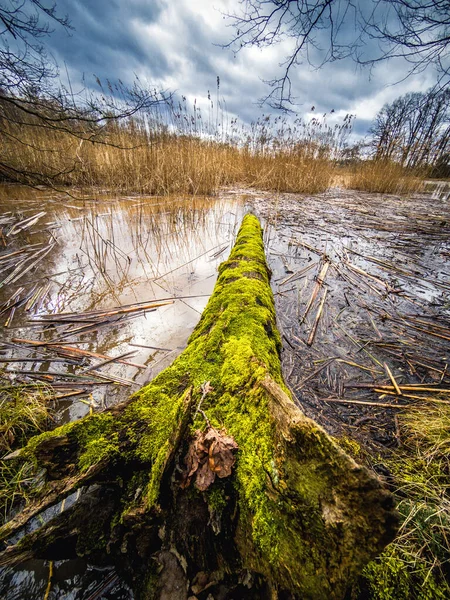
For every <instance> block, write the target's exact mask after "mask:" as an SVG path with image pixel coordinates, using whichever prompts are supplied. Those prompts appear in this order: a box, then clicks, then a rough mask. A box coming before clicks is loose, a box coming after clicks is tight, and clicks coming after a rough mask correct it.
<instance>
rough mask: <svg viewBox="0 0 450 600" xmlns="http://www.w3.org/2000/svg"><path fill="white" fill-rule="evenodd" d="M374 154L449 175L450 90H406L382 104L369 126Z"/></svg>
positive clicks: (404, 164)
mask: <svg viewBox="0 0 450 600" xmlns="http://www.w3.org/2000/svg"><path fill="white" fill-rule="evenodd" d="M370 133H371V135H372V139H371V146H372V152H373V157H374V158H375V159H377V160H391V161H395V162H398V163H399V164H401V165H402V166H404V167H408V168H413V169H417V168H424V167H427V168H429V169H431V171H432V174H435V175H441V176H449V175H450V164H449V163H450V90H448V89H447V90H443V91H436V90H433V89H430V90H428V91H426V92H415V93H408V94H405V95H403V96H400V97H399V98H397V99H396V100H394V102H392V103H390V104H385V105H384V106H383V108H382V109H381V110H380V112H379V113H378V115H377V116H376V119H375V122H374V124H373V126H372V127H371V130H370Z"/></svg>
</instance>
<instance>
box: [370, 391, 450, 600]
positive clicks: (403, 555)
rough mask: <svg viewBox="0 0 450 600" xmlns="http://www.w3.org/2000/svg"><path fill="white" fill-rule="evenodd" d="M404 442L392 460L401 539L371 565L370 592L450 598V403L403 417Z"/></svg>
mask: <svg viewBox="0 0 450 600" xmlns="http://www.w3.org/2000/svg"><path fill="white" fill-rule="evenodd" d="M399 420H400V426H401V432H402V440H403V447H402V448H401V449H399V451H398V453H396V455H395V456H393V457H392V458H391V459H390V460H388V461H386V464H387V466H388V468H389V469H390V470H391V472H392V474H393V475H394V477H395V480H396V483H397V486H398V487H397V491H396V495H397V497H398V502H399V504H398V510H399V512H400V514H401V516H402V518H403V522H402V525H401V527H400V531H399V534H398V536H397V539H396V540H395V541H394V542H393V543H392V544H390V545H389V546H388V548H387V549H386V551H385V552H384V553H383V554H382V555H381V556H380V557H379V558H378V559H377V560H375V561H373V562H372V563H370V564H369V566H368V567H367V568H366V570H365V573H364V576H365V578H366V582H367V584H368V587H369V592H370V597H371V598H374V599H377V600H378V599H379V600H397V599H398V600H401V599H404V598H416V599H419V600H431V599H442V600H444V598H449V597H450V406H448V405H445V404H431V403H430V404H426V405H424V406H420V407H415V408H413V409H411V410H409V411H408V412H407V413H405V414H404V415H403V416H400V417H399Z"/></svg>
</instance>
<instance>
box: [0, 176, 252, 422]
mask: <svg viewBox="0 0 450 600" xmlns="http://www.w3.org/2000/svg"><path fill="white" fill-rule="evenodd" d="M6 191H8V193H9V196H8V197H5V193H6V192H5V190H3V191H2V193H3V200H2V201H1V202H2V207H3V210H4V212H5V213H8V212H10V213H11V214H14V213H16V214H17V213H18V214H20V216H21V217H22V218H27V217H30V216H33V214H34V213H35V212H36V210H37V207H39V211H40V212H42V213H43V214H44V215H45V216H44V217H41V218H40V219H39V221H38V222H37V223H36V224H35V225H34V226H33V227H32V228H30V229H28V230H26V231H23V232H20V233H19V234H18V235H17V236H15V237H14V240H12V241H11V243H10V246H9V248H8V251H14V250H15V249H16V248H20V247H22V248H23V247H24V246H25V247H28V246H32V250H34V249H35V248H37V249H38V251H39V250H40V249H41V248H42V249H43V248H46V247H48V246H49V245H53V247H52V246H50V247H51V252H49V253H48V254H47V255H45V256H44V258H43V259H42V260H41V261H40V262H39V263H38V264H37V265H36V266H35V267H34V268H33V269H32V270H30V271H29V272H28V273H26V274H25V275H24V276H23V277H22V278H20V280H18V281H17V284H16V286H19V285H20V286H21V287H23V288H24V291H23V292H22V293H23V294H26V293H30V290H31V291H33V289H34V288H33V286H35V287H36V286H40V287H38V290H40V289H41V288H42V287H44V285H45V287H46V290H44V291H45V292H46V293H45V297H44V298H42V299H41V301H40V302H39V303H35V305H34V306H33V310H31V311H29V312H27V311H26V310H24V308H23V307H22V310H17V311H16V312H15V313H14V315H13V317H12V319H11V322H10V323H9V327H8V328H7V329H4V336H3V339H4V341H7V342H8V341H9V342H11V340H15V339H25V340H32V341H34V342H36V341H37V342H40V341H46V342H51V341H54V340H60V339H63V340H64V343H68V344H70V345H73V346H76V347H77V348H80V349H82V350H88V351H92V352H96V353H98V354H101V355H107V356H117V355H120V354H123V353H126V352H127V351H129V350H135V351H136V354H135V356H134V357H133V359H132V360H133V362H134V363H137V364H141V365H143V366H145V368H141V369H136V368H133V367H130V366H129V365H124V364H117V363H114V364H110V365H108V367H105V372H107V373H108V374H111V375H112V376H114V377H118V378H123V379H127V380H131V381H133V382H134V386H135V388H137V387H138V386H140V385H142V384H143V383H144V382H146V381H148V380H149V379H150V378H152V377H153V376H154V375H155V374H156V373H157V372H159V371H160V370H161V369H163V368H164V367H165V366H166V365H167V364H169V363H170V362H171V361H172V360H173V358H174V357H175V356H176V354H177V353H179V352H180V351H181V349H182V348H183V347H184V345H185V343H186V340H187V338H188V336H189V333H190V332H191V331H192V329H193V327H194V326H195V324H196V323H197V321H198V319H199V316H200V314H201V312H202V310H203V308H204V307H205V305H206V302H207V300H208V296H209V295H210V294H211V292H212V289H213V287H214V283H215V279H216V273H217V266H218V265H219V264H220V262H221V261H222V260H224V258H226V256H227V253H228V252H229V250H230V248H231V244H232V242H233V238H234V235H235V233H236V231H237V227H238V225H239V223H240V220H241V217H242V212H243V209H242V207H241V202H240V198H239V197H238V196H234V197H232V198H227V199H225V198H222V199H217V198H214V199H211V198H191V197H188V198H170V199H167V198H143V197H127V198H120V199H116V200H111V199H107V200H98V201H95V202H94V201H89V200H83V201H75V200H74V199H72V198H70V199H69V200H68V199H67V198H66V197H56V198H55V197H48V194H47V195H46V196H44V198H41V197H40V195H41V196H42V195H43V192H40V193H37V196H38V197H37V198H36V195H35V196H33V192H28V196H27V197H20V196H19V197H17V196H16V195H14V194H15V188H7V189H6ZM0 197H1V195H0ZM8 241H10V240H8ZM6 274H7V273H6ZM19 274H20V273H19ZM2 276H3V274H2ZM14 291H15V288H14V287H11V286H7V285H5V286H3V287H2V288H1V289H0V304H1V303H4V302H6V301H7V300H8V298H10V297H11V294H12V293H13V292H14ZM31 297H32V296H31ZM165 298H175V301H174V302H173V303H172V304H170V305H167V306H164V307H160V308H158V309H157V310H155V311H154V312H145V313H144V312H140V313H136V314H130V315H129V318H127V320H124V319H121V320H120V321H118V322H117V323H111V324H109V323H107V324H106V325H107V326H106V327H103V328H97V329H94V330H93V331H90V332H89V333H86V334H81V333H80V334H76V335H75V334H74V335H73V336H72V335H70V336H68V334H67V331H69V332H70V331H71V329H70V328H68V327H67V324H59V323H53V324H51V325H49V324H45V323H39V320H38V319H39V316H40V315H47V314H49V313H62V312H64V313H67V312H70V313H79V312H84V311H92V310H95V309H98V308H102V309H108V308H113V307H117V306H123V305H129V304H134V303H139V302H149V301H152V300H155V299H165ZM132 344H133V345H132ZM17 353H18V349H17V348H9V350H8V353H7V357H13V356H17ZM21 356H22V357H24V358H25V357H26V358H28V361H27V362H26V363H25V362H24V363H12V364H10V365H9V366H8V369H7V371H8V372H9V373H11V372H14V373H23V371H25V370H26V371H28V372H31V373H32V372H33V371H34V372H36V373H42V374H43V376H45V375H46V374H47V376H48V377H52V376H53V375H54V373H55V372H60V373H62V372H63V371H64V370H65V372H69V373H72V374H73V373H77V372H78V371H77V367H72V366H69V367H68V366H67V365H60V364H58V363H53V364H52V365H51V370H49V367H48V363H45V362H39V363H36V364H33V363H31V364H30V362H29V359H30V358H32V357H34V356H36V351H35V349H33V348H32V349H31V350H30V351H27V352H24V351H23V350H21ZM28 375H29V373H28ZM129 393H130V389H129V388H127V387H126V388H125V389H124V388H123V387H118V386H109V387H106V386H104V385H103V386H98V387H97V388H95V389H93V390H89V394H88V396H89V402H90V403H91V404H92V405H93V406H94V407H104V406H107V405H109V404H111V403H115V402H117V401H119V400H121V399H124V398H125V397H126V396H127V395H128V394H129ZM62 408H63V409H64V411H65V414H64V420H67V419H74V418H79V417H80V416H82V415H84V414H86V413H87V412H88V410H89V407H88V406H87V405H86V403H85V402H80V401H75V400H74V401H72V402H69V403H65V405H62Z"/></svg>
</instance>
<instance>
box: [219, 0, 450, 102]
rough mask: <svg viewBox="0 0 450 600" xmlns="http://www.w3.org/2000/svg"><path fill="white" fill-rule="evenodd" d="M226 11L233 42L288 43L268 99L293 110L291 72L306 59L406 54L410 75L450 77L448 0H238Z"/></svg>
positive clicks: (440, 81)
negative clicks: (423, 73)
mask: <svg viewBox="0 0 450 600" xmlns="http://www.w3.org/2000/svg"><path fill="white" fill-rule="evenodd" d="M240 6H241V10H240V12H236V13H234V14H231V15H227V16H228V17H229V18H230V20H231V24H232V25H233V26H234V28H235V35H234V36H233V39H232V41H231V42H230V43H229V44H228V46H229V47H233V48H235V49H236V50H237V51H238V50H239V49H240V48H243V47H247V46H257V47H266V46H270V45H274V44H278V43H280V42H286V41H288V42H290V48H291V49H290V52H289V53H288V55H287V56H286V57H285V60H284V62H283V63H281V64H280V68H281V75H280V77H277V78H275V79H273V80H270V81H267V82H266V83H268V84H269V86H270V87H271V88H272V89H271V91H270V92H269V94H268V95H267V96H266V98H264V99H263V101H268V102H269V103H270V105H271V106H274V107H276V108H283V109H289V107H290V106H291V105H292V104H293V102H294V100H295V98H294V97H293V84H292V74H293V71H294V70H295V68H296V67H298V65H299V64H301V62H302V61H305V60H306V61H307V62H309V63H310V64H312V65H313V66H315V67H320V66H321V65H323V64H324V63H327V62H333V61H337V60H342V59H344V58H348V57H351V58H353V59H354V60H355V61H356V62H357V63H359V64H360V65H367V66H373V65H375V64H376V63H378V62H380V61H385V60H388V59H391V58H396V57H401V58H404V59H406V61H407V62H408V65H409V68H408V71H407V75H406V76H409V75H411V74H413V73H417V72H420V71H422V70H424V69H425V68H427V67H434V68H435V69H436V73H437V82H436V84H437V86H438V88H439V89H442V88H444V87H446V86H448V84H449V82H450V2H449V0H365V1H364V2H358V1H355V0H240Z"/></svg>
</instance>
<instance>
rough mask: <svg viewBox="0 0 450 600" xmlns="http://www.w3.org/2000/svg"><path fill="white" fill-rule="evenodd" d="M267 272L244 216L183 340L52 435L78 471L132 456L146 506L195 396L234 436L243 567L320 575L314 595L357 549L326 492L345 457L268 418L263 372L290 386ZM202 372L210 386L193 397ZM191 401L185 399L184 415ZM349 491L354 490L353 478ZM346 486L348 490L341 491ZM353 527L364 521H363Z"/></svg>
mask: <svg viewBox="0 0 450 600" xmlns="http://www.w3.org/2000/svg"><path fill="white" fill-rule="evenodd" d="M269 275H270V273H269V269H268V267H267V265H266V262H265V255H264V246H263V241H262V235H261V227H260V225H259V222H258V220H257V219H256V217H254V216H251V215H247V216H246V217H245V218H244V220H243V224H242V226H241V229H240V231H239V233H238V237H237V240H236V244H235V246H234V248H233V250H232V252H231V255H230V257H229V259H228V261H226V262H225V263H223V264H222V265H221V267H220V269H219V277H218V280H217V283H216V286H215V289H214V293H213V295H212V296H211V298H210V300H209V302H208V305H207V307H206V308H205V310H204V312H203V314H202V317H201V319H200V322H199V323H198V325H197V327H196V328H195V330H194V332H193V333H192V335H191V337H190V339H189V345H188V347H187V349H186V350H185V351H184V352H183V353H182V354H181V355H180V356H179V357H178V359H176V360H175V361H174V363H173V364H172V365H171V366H170V367H168V368H167V369H166V370H165V371H163V372H162V373H161V374H159V375H158V376H157V377H156V378H155V379H154V380H153V381H152V382H150V383H149V384H148V385H147V386H145V387H144V388H142V389H141V390H140V391H139V392H138V393H137V394H135V395H134V397H133V399H132V400H133V401H132V402H131V403H130V404H129V405H128V406H127V408H126V409H124V411H123V412H122V413H120V416H119V417H113V416H112V415H110V414H108V413H103V414H100V415H93V416H92V417H88V418H87V419H84V420H83V421H82V422H77V423H74V424H72V425H70V426H66V428H62V429H60V430H59V434H58V430H57V431H56V432H55V433H56V434H57V435H67V436H68V438H69V439H70V441H71V442H73V444H74V446H75V447H76V449H77V457H78V465H79V467H81V469H84V470H85V469H87V468H89V466H91V465H93V464H96V462H98V461H99V460H102V458H105V457H106V456H111V455H112V456H113V457H114V458H117V459H118V460H119V459H120V460H121V461H122V463H123V465H122V466H124V467H126V465H127V463H130V464H131V465H136V464H139V466H140V468H141V474H142V475H141V476H140V477H139V487H140V488H142V490H143V491H142V497H140V498H139V502H140V504H141V506H143V507H145V508H146V509H147V510H150V509H152V508H155V509H156V508H157V504H158V500H159V495H160V483H161V476H162V474H163V472H164V469H165V467H166V464H167V461H168V459H169V458H170V455H171V454H170V453H171V452H172V450H173V446H174V445H175V444H176V440H177V435H178V432H179V430H180V428H181V427H182V426H183V424H187V419H186V415H188V417H190V418H191V417H192V415H193V414H194V413H195V418H194V419H193V423H191V426H192V427H193V428H194V429H195V428H199V427H204V426H205V419H204V416H203V414H202V413H201V412H200V411H195V407H196V406H197V405H198V404H199V403H200V402H201V408H202V411H203V412H204V413H205V414H206V416H207V418H208V419H209V421H210V422H211V423H212V424H213V425H214V426H215V427H217V428H224V429H225V430H226V431H227V433H228V434H229V435H232V436H233V437H234V439H235V440H236V442H237V444H238V446H239V449H238V455H237V462H236V466H235V468H234V470H233V475H232V484H233V485H234V486H235V489H236V491H237V494H236V497H237V499H238V503H239V506H238V511H237V514H238V515H239V517H238V520H239V528H238V529H239V531H238V532H237V537H236V542H237V544H238V547H239V550H240V552H241V555H242V560H243V566H244V568H248V569H253V570H255V571H257V572H259V573H262V574H263V575H265V576H267V577H269V578H274V579H275V580H277V582H279V583H280V585H284V586H285V587H286V588H287V589H294V590H297V591H298V590H301V591H303V593H304V597H305V598H319V597H323V595H317V585H318V584H320V587H321V590H322V591H321V594H322V592H323V593H326V594H328V595H330V597H331V592H332V589H333V588H332V585H331V583H330V582H329V581H328V573H327V572H326V571H327V569H328V568H330V569H334V571H333V573H335V574H336V573H341V572H342V571H343V569H345V568H346V567H347V566H348V565H352V564H353V563H352V559H353V555H354V553H355V552H356V550H355V544H354V543H353V539H352V538H351V537H350V538H349V540H348V541H347V545H348V548H345V550H346V551H348V556H345V557H342V553H341V552H340V550H341V539H342V537H343V536H342V535H341V531H340V530H339V527H340V525H339V519H338V518H336V519H335V520H333V519H334V516H335V515H334V513H333V510H334V511H335V512H336V510H337V509H336V508H335V498H334V496H333V493H334V492H335V489H336V488H338V487H339V486H341V485H344V484H345V483H346V482H347V479H346V480H345V482H344V484H341V479H342V474H343V473H345V474H347V471H348V470H349V465H350V466H352V465H351V464H350V463H349V460H348V458H347V457H344V455H343V454H342V453H341V452H340V451H339V450H338V449H337V447H336V446H335V445H334V444H333V442H332V441H331V440H330V439H329V438H328V437H327V436H326V434H325V433H324V432H323V431H321V430H320V429H319V428H318V427H317V426H316V425H315V424H314V423H312V422H310V421H304V422H298V423H297V425H296V426H294V425H291V424H290V425H289V430H282V428H281V430H280V427H279V423H278V422H275V420H274V416H273V414H272V408H273V406H272V405H273V398H272V397H271V396H270V394H269V393H268V392H267V390H266V389H265V388H264V385H263V381H264V380H266V379H267V378H268V376H269V377H270V378H271V380H273V381H274V382H276V383H277V384H278V385H279V386H280V387H281V388H282V389H284V390H285V391H287V390H286V388H285V386H284V383H283V378H282V374H281V365H280V360H279V350H280V348H281V341H280V336H279V333H278V331H277V327H276V317H275V308H274V302H273V296H272V292H271V289H270V285H269ZM206 382H210V386H211V388H212V389H211V390H210V391H209V392H208V393H207V394H206V395H204V396H203V397H202V386H203V385H204V384H205V383H206ZM191 392H192V401H191V402H190V404H189V403H187V402H186V400H187V397H188V396H189V397H190V394H191ZM188 406H193V407H194V410H193V411H191V413H190V414H189V410H190V409H189V408H187V407H188ZM42 439H43V438H42ZM36 444H37V445H36ZM38 444H39V442H35V445H34V447H33V449H32V450H31V451H32V452H33V451H37V449H38ZM29 448H30V449H31V448H32V446H29ZM299 449H300V451H299ZM146 468H147V470H146ZM122 472H126V468H123V469H122ZM355 477H356V476H355ZM131 478H132V475H131V473H130V479H131ZM349 479H350V480H351V476H350V477H349ZM358 483H359V480H358ZM135 485H136V486H137V485H138V483H137V481H136V484H135ZM220 485H221V484H220V482H218V483H214V484H213V486H212V488H211V490H210V491H209V492H208V497H209V498H210V501H211V503H212V504H211V507H212V508H213V509H214V505H216V508H217V506H219V507H220V506H221V503H222V499H221V496H220V494H219V493H218V492H217V493H216V492H215V491H214V490H215V489H216V488H217V489H219V490H220V489H221V487H220ZM133 487H134V484H133V486H131V488H133ZM354 488H355V489H356V488H357V485H356V484H355V486H354ZM349 490H350V491H349V492H348V493H349V494H351V493H352V490H353V488H352V487H351V484H349ZM358 493H359V492H358ZM358 493H356V492H355V496H356V499H355V502H354V505H355V506H357V502H358V498H359V496H358ZM215 494H216V495H215ZM126 495H127V504H126V503H124V506H123V514H125V513H126V511H127V510H130V509H131V508H132V505H133V502H134V500H133V499H132V498H133V489H128V487H127V494H126ZM346 495H347V489H345V490H344V492H342V494H341V497H346ZM326 503H328V504H329V506H330V507H331V508H330V509H329V514H330V515H331V516H330V518H329V520H328V521H329V522H325V519H324V517H323V514H322V511H323V510H324V505H325V504H326ZM125 504H126V505H125ZM357 507H358V506H357ZM376 518H377V517H376V516H375V520H376ZM335 521H336V522H335ZM359 526H360V528H361V529H362V528H367V523H366V521H361V523H360V525H359ZM377 541H378V538H377ZM333 544H334V545H335V546H336V552H335V555H336V556H337V557H338V558H337V559H336V561H341V559H342V561H343V563H344V566H342V565H341V564H340V562H339V564H336V565H334V564H331V565H330V564H329V561H330V560H331V559H330V557H331V556H333V550H334V549H335V546H333ZM324 549H325V550H324ZM360 562H361V559H360ZM341 579H342V577H341ZM344 579H345V578H344ZM341 585H343V584H342V583H341Z"/></svg>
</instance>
